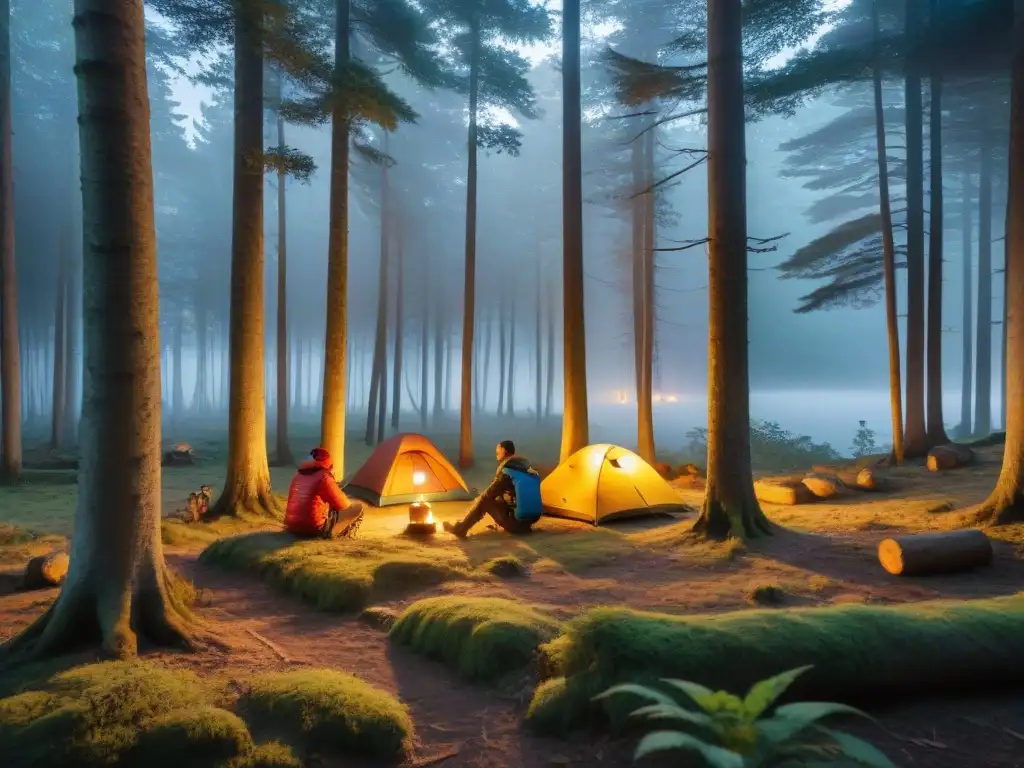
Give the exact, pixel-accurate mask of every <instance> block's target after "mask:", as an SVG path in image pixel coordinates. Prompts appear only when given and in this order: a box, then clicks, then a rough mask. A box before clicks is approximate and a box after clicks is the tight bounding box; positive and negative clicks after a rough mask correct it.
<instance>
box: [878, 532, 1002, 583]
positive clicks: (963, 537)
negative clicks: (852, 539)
mask: <svg viewBox="0 0 1024 768" xmlns="http://www.w3.org/2000/svg"><path fill="white" fill-rule="evenodd" d="M878 562H880V563H881V564H882V567H883V568H885V570H887V571H888V572H889V573H891V574H893V575H894V576H927V575H929V574H935V573H955V572H957V571H966V570H970V569H971V568H977V567H978V566H981V565H988V564H989V563H990V562H992V542H991V541H989V538H988V536H986V535H985V534H984V532H983V531H979V530H978V529H976V528H971V529H969V530H965V531H944V532H942V533H923V534H919V535H917V536H898V537H896V538H892V539H884V540H883V541H882V542H881V543H880V544H879V545H878Z"/></svg>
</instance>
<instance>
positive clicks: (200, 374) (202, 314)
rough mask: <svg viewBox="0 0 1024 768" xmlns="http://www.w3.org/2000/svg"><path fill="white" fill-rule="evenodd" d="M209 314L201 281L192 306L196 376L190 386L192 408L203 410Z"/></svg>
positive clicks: (205, 405) (204, 407)
mask: <svg viewBox="0 0 1024 768" xmlns="http://www.w3.org/2000/svg"><path fill="white" fill-rule="evenodd" d="M208 318H209V315H208V313H207V311H206V288H205V287H204V285H203V281H202V280H200V281H199V285H197V286H196V304H195V306H194V307H193V308H192V322H193V324H194V325H195V344H196V376H195V381H194V382H193V386H192V410H193V411H196V412H197V413H200V412H203V411H205V410H206V407H207V399H206V352H207V344H206V328H207V326H206V324H207V321H208Z"/></svg>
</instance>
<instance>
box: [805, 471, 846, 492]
mask: <svg viewBox="0 0 1024 768" xmlns="http://www.w3.org/2000/svg"><path fill="white" fill-rule="evenodd" d="M800 482H802V483H803V484H804V485H805V486H807V490H809V491H810V492H811V493H813V494H814V496H815V498H818V499H831V498H832V497H833V496H838V495H839V494H840V493H841V492H842V490H843V487H844V486H843V481H842V480H840V479H839V478H838V477H836V476H835V475H829V474H825V473H822V472H814V473H812V474H810V475H807V477H805V478H804V479H803V480H801V481H800Z"/></svg>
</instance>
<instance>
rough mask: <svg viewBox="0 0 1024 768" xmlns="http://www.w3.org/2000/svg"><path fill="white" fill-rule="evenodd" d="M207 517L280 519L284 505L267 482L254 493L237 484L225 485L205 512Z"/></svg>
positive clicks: (282, 515)
mask: <svg viewBox="0 0 1024 768" xmlns="http://www.w3.org/2000/svg"><path fill="white" fill-rule="evenodd" d="M207 516H208V517H209V518H218V517H238V518H247V517H250V518H273V519H275V520H280V519H281V518H283V517H284V507H283V505H282V504H281V499H280V498H279V497H278V496H276V495H275V494H274V492H273V491H272V490H271V489H270V484H269V483H267V484H266V486H265V488H261V489H260V490H259V491H257V492H255V493H248V492H245V491H243V489H241V488H238V487H237V486H235V487H232V486H230V485H227V486H225V488H224V490H223V491H222V492H221V495H220V497H219V498H218V499H217V501H216V502H214V504H213V505H212V506H211V507H210V509H209V511H208V512H207Z"/></svg>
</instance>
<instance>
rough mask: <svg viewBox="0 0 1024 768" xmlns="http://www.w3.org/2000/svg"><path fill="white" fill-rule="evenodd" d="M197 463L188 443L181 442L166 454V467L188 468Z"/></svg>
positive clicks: (164, 463)
mask: <svg viewBox="0 0 1024 768" xmlns="http://www.w3.org/2000/svg"><path fill="white" fill-rule="evenodd" d="M194 463H195V452H194V451H193V450H192V446H191V445H189V444H188V443H185V442H181V443H178V444H177V445H175V446H174V447H173V448H171V450H169V451H167V453H165V454H164V460H163V465H164V466H165V467H187V466H190V465H192V464H194Z"/></svg>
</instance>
